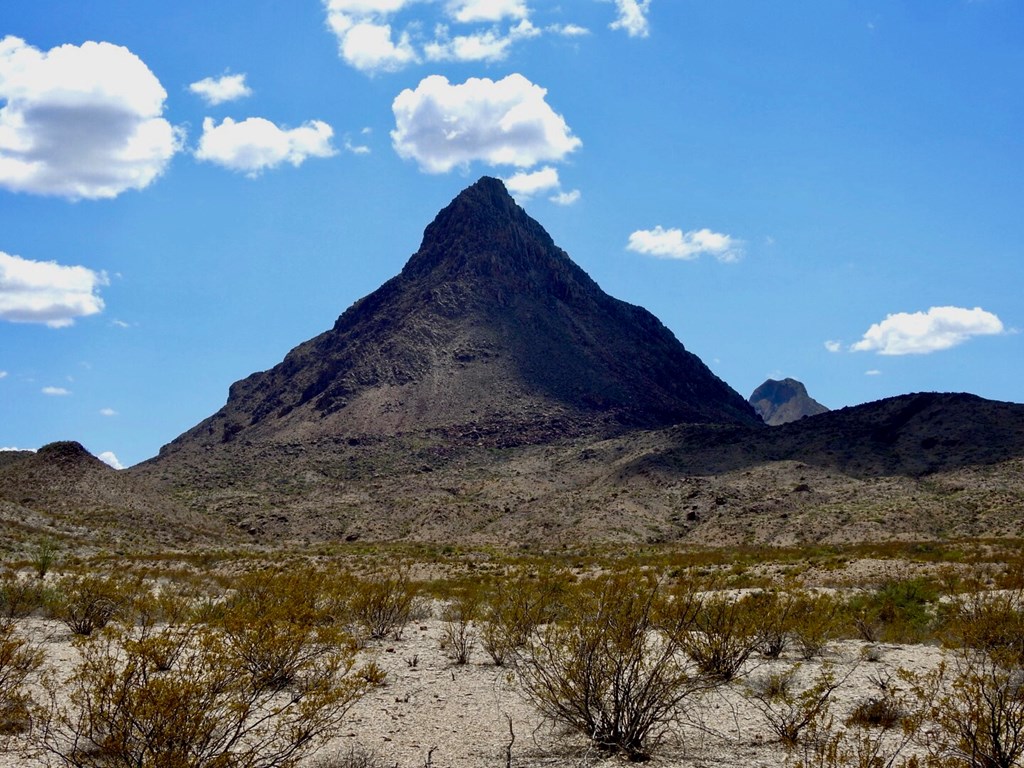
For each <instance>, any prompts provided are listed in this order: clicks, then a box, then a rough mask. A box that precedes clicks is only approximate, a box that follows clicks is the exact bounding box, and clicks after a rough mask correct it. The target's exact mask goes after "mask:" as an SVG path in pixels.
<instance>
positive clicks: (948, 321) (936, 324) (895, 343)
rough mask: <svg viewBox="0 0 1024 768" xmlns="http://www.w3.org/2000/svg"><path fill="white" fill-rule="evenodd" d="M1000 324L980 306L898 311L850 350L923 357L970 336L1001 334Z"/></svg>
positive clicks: (947, 347)
mask: <svg viewBox="0 0 1024 768" xmlns="http://www.w3.org/2000/svg"><path fill="white" fill-rule="evenodd" d="M1004 332H1005V329H1004V327H1003V323H1002V321H1001V320H1000V319H999V318H998V317H996V316H995V315H993V314H992V313H991V312H986V311H985V310H983V309H982V308H981V307H975V308H974V309H964V308H961V307H931V308H930V309H929V310H928V311H927V312H897V313H896V314H892V315H888V316H886V318H885V320H883V321H882V322H880V323H875V324H874V325H872V326H871V327H870V328H868V330H867V332H865V334H864V337H863V338H862V339H861V340H860V341H858V342H857V343H856V344H854V345H853V346H852V347H850V349H851V350H852V351H854V352H878V353H879V354H881V355H926V354H928V353H930V352H938V351H940V350H943V349H949V348H950V347H955V346H957V345H958V344H962V343H963V342H965V341H967V340H968V339H970V338H971V337H972V336H992V335H997V334H1001V333H1004Z"/></svg>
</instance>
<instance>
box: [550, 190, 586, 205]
mask: <svg viewBox="0 0 1024 768" xmlns="http://www.w3.org/2000/svg"><path fill="white" fill-rule="evenodd" d="M580 194H581V193H580V191H579V190H578V189H574V190H572V191H570V192H559V193H558V194H557V195H553V196H552V197H550V198H548V199H549V200H550V201H551V202H552V203H555V204H556V205H574V204H575V203H577V202H578V201H579V199H580Z"/></svg>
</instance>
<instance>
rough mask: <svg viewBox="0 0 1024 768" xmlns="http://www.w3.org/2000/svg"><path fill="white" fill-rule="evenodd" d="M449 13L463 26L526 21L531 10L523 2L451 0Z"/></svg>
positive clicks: (515, 0) (514, 0)
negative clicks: (505, 20)
mask: <svg viewBox="0 0 1024 768" xmlns="http://www.w3.org/2000/svg"><path fill="white" fill-rule="evenodd" d="M448 13H449V14H450V15H451V17H452V18H453V19H455V20H456V21H458V22H461V23H463V24H471V23H473V22H479V21H501V20H502V19H525V18H526V17H527V16H529V15H530V9H529V8H527V7H526V3H524V2H523V0H449V3H448Z"/></svg>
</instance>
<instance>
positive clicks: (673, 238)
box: [626, 226, 743, 262]
mask: <svg viewBox="0 0 1024 768" xmlns="http://www.w3.org/2000/svg"><path fill="white" fill-rule="evenodd" d="M626 248H628V249H629V250H631V251H635V252H637V253H643V254H646V255H648V256H656V257H658V258H661V259H683V260H687V261H688V260H692V259H696V258H699V257H700V256H701V255H703V254H705V253H706V254H709V255H711V256H714V257H715V258H716V259H718V260H719V261H722V262H732V261H738V260H739V259H740V258H742V256H743V244H742V242H741V241H739V240H736V239H735V238H733V237H730V236H729V235H723V234H721V233H719V232H712V231H711V230H710V229H696V230H693V231H691V232H683V231H682V230H681V229H665V228H663V227H661V226H656V227H655V228H654V229H638V230H637V231H636V232H634V233H633V234H631V235H630V236H629V243H628V244H627V245H626Z"/></svg>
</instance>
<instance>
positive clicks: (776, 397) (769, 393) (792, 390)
mask: <svg viewBox="0 0 1024 768" xmlns="http://www.w3.org/2000/svg"><path fill="white" fill-rule="evenodd" d="M748 402H749V403H750V404H751V405H752V406H753V407H754V410H755V411H757V415H758V416H760V417H761V418H762V419H763V420H764V423H765V424H767V425H769V426H772V427H777V426H779V425H780V424H788V423H789V422H791V421H799V420H800V419H802V418H805V417H807V416H817V415H818V414H820V413H827V412H828V408H826V407H825V406H824V405H822V404H821V403H819V402H818V401H817V400H814V399H813V398H812V397H811V396H810V395H808V394H807V387H805V386H804V385H803V384H802V383H800V382H799V381H797V380H796V379H782V380H781V381H777V380H775V379H768V380H767V381H766V382H765V383H764V384H762V385H761V386H759V387H758V388H757V389H755V390H754V391H753V393H751V395H750V398H749V399H748Z"/></svg>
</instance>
